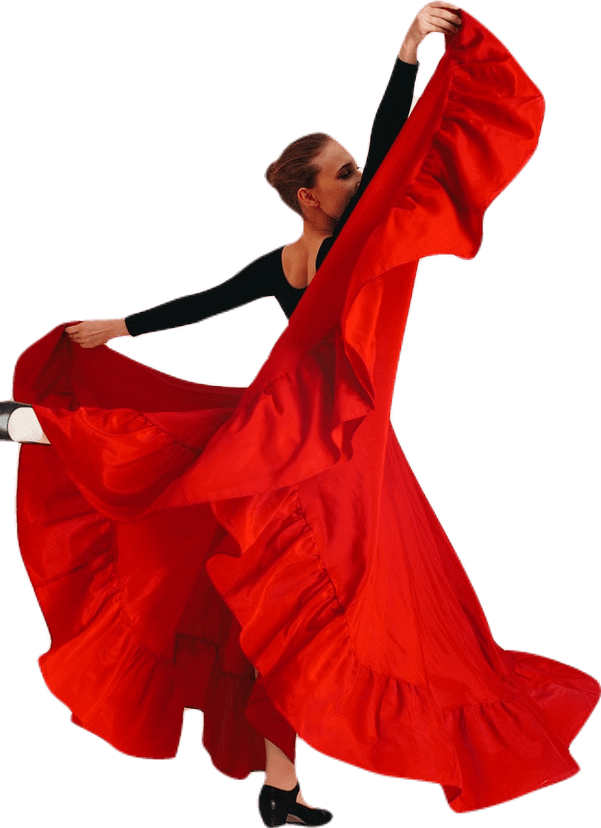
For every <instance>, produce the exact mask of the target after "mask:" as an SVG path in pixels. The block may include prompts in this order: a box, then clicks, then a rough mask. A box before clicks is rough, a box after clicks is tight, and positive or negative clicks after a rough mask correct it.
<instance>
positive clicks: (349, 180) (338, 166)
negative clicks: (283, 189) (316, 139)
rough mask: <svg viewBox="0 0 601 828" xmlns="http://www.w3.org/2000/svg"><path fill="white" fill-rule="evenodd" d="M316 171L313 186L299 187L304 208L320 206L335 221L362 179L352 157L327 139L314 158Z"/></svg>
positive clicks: (334, 142)
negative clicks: (317, 170) (307, 187)
mask: <svg viewBox="0 0 601 828" xmlns="http://www.w3.org/2000/svg"><path fill="white" fill-rule="evenodd" d="M315 163H316V164H317V166H318V168H319V172H318V173H317V176H316V178H315V186H314V187H311V188H310V189H306V188H303V189H301V190H299V194H298V197H299V201H300V202H301V205H302V206H303V208H304V210H305V212H306V213H307V212H308V211H312V210H319V211H320V212H322V213H324V214H325V216H326V217H327V218H328V219H330V220H331V222H332V223H333V224H335V223H336V222H337V221H338V219H339V218H340V217H341V216H342V214H343V213H344V211H345V209H346V207H347V205H348V203H349V201H350V200H351V198H352V197H353V196H354V194H355V193H356V191H357V189H358V187H359V184H360V182H361V172H360V171H359V169H358V168H357V165H356V163H355V160H354V158H353V157H352V155H350V154H349V153H348V152H347V150H345V148H344V147H343V146H341V145H340V144H339V143H338V141H334V140H333V139H332V140H331V141H329V142H328V143H327V144H326V145H325V147H324V148H323V149H322V150H321V152H320V153H319V155H318V156H317V157H316V159H315Z"/></svg>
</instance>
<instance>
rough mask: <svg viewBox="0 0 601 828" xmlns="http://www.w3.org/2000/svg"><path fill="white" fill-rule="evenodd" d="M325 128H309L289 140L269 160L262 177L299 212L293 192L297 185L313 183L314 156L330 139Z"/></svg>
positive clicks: (295, 191) (314, 173)
mask: <svg viewBox="0 0 601 828" xmlns="http://www.w3.org/2000/svg"><path fill="white" fill-rule="evenodd" d="M331 140H332V139H331V138H330V136H329V135H326V134H325V132H312V133H311V134H310V135H304V136H303V137H302V138H297V140H296V141H293V142H292V143H291V144H289V145H288V146H287V147H286V149H285V150H284V152H283V153H282V154H281V155H280V157H279V158H278V160H277V161H274V162H273V164H270V165H269V167H268V168H267V171H266V173H265V178H266V179H267V181H268V182H269V183H270V184H271V186H272V187H275V189H276V190H277V191H278V193H279V196H280V198H281V199H282V201H283V202H284V203H285V204H287V205H288V207H290V208H291V209H292V210H294V211H295V212H296V213H299V215H302V211H301V208H300V204H299V203H298V199H297V197H296V194H297V192H298V190H299V189H300V188H301V187H314V186H315V177H316V176H317V173H318V172H319V168H318V167H317V165H316V164H315V163H314V161H315V158H316V157H317V156H318V155H319V153H320V152H321V150H322V149H323V148H324V147H325V145H326V144H327V143H328V141H331Z"/></svg>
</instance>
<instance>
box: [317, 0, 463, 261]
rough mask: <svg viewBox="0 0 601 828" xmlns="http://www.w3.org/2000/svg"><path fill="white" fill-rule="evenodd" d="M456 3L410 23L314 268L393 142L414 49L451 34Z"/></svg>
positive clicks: (429, 9)
mask: <svg viewBox="0 0 601 828" xmlns="http://www.w3.org/2000/svg"><path fill="white" fill-rule="evenodd" d="M458 10H459V7H458V6H454V5H453V4H451V3H444V2H434V3H428V5H427V6H424V8H423V9H421V10H420V11H419V12H418V14H417V16H416V18H415V20H414V21H413V23H412V24H411V26H410V27H409V30H408V32H407V34H406V35H405V39H404V40H403V43H402V46H401V48H400V50H399V54H398V57H397V59H396V61H395V64H394V68H393V70H392V75H391V76H390V80H389V81H388V86H387V87H386V91H385V92H384V96H383V97H382V100H381V102H380V106H379V107H378V110H377V112H376V117H375V118H374V123H373V126H372V130H371V136H370V141H369V150H368V154H367V160H366V162H365V167H364V169H363V175H362V176H361V184H360V185H359V189H358V190H357V192H356V193H355V195H354V196H353V198H352V199H351V201H350V203H349V205H348V207H347V208H346V210H345V211H344V213H343V214H342V216H341V217H340V220H339V221H338V223H337V225H336V228H335V230H334V233H333V235H332V236H331V237H329V238H327V239H325V240H324V242H323V243H322V245H321V248H320V250H319V253H318V255H317V262H316V264H317V267H319V265H320V264H321V262H322V261H323V260H324V258H325V256H326V253H327V252H328V250H329V249H330V248H331V246H332V245H333V244H334V241H335V240H336V238H337V236H338V234H339V233H340V231H341V230H342V228H343V227H344V224H345V222H346V221H347V219H348V217H349V216H350V214H351V213H352V212H353V209H354V208H355V206H356V204H357V202H358V201H359V199H360V198H361V195H362V194H363V193H364V192H365V189H366V187H367V185H368V184H369V182H370V181H371V180H372V178H373V177H374V175H375V173H376V170H377V169H378V167H379V166H380V164H381V163H382V161H383V160H384V158H385V156H386V153H387V152H388V150H389V149H390V147H391V146H392V145H393V143H394V141H395V139H396V137H397V135H398V134H399V132H400V131H401V129H402V127H403V125H404V124H405V122H406V120H407V118H408V117H409V112H410V110H411V103H412V101H413V90H414V86H415V78H416V76H417V70H418V66H419V63H418V60H417V49H418V46H419V44H420V43H421V42H422V40H423V39H424V38H425V37H426V35H428V34H430V33H431V32H442V33H443V34H444V33H454V32H456V31H457V29H458V27H459V25H460V24H461V18H460V17H459V15H458V14H456V12H457V11H458Z"/></svg>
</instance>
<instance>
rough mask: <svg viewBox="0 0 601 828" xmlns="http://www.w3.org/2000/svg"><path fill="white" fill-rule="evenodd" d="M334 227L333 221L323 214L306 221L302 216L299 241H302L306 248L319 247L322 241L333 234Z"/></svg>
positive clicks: (334, 222)
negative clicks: (301, 229)
mask: <svg viewBox="0 0 601 828" xmlns="http://www.w3.org/2000/svg"><path fill="white" fill-rule="evenodd" d="M335 227H336V221H335V219H333V218H331V217H330V216H326V214H325V213H322V214H321V215H320V216H319V217H318V218H317V219H315V218H313V217H311V219H308V218H307V217H306V216H303V232H302V235H301V237H300V239H299V241H301V240H302V241H303V243H304V244H305V245H306V246H307V247H308V248H314V247H319V245H320V244H321V243H322V241H323V240H324V239H327V238H328V236H331V235H332V234H333V232H334V228H335Z"/></svg>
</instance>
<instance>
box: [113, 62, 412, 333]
mask: <svg viewBox="0 0 601 828" xmlns="http://www.w3.org/2000/svg"><path fill="white" fill-rule="evenodd" d="M418 65H419V64H412V63H405V62H404V61H402V60H400V59H399V58H397V60H396V62H395V65H394V69H393V71H392V75H391V76H390V80H389V82H388V86H387V87H386V91H385V92H384V96H383V98H382V101H381V102H380V106H379V107H378V111H377V112H376V117H375V119H374V123H373V126H372V130H371V136H370V142H369V151H368V155H367V160H366V162H365V168H364V170H363V175H362V177H361V183H360V185H359V188H358V190H357V192H356V193H355V195H354V196H353V198H352V199H351V201H350V203H349V205H348V207H347V208H346V210H345V212H344V213H343V215H342V216H341V218H340V220H339V221H338V223H337V225H336V227H335V229H334V233H333V235H332V236H329V237H328V238H326V239H324V241H323V242H322V244H321V247H320V248H319V252H318V254H317V261H316V266H317V267H318V268H319V266H320V265H321V263H322V262H323V260H324V258H325V256H326V254H327V253H328V251H329V250H330V248H331V247H332V245H333V244H334V242H335V240H336V238H337V236H338V234H339V233H340V231H341V229H342V227H343V226H344V224H345V222H346V221H347V219H348V217H349V216H350V214H351V213H352V211H353V209H354V207H355V205H356V204H357V202H358V201H359V199H360V198H361V194H362V193H363V192H364V191H365V188H366V187H367V185H368V184H369V182H370V181H371V179H372V178H373V176H374V174H375V172H376V170H377V169H378V167H379V166H380V164H381V162H382V160H383V159H384V157H385V155H386V153H387V152H388V150H389V149H390V147H391V146H392V144H393V143H394V140H395V138H396V137H397V135H398V133H399V131H400V130H401V128H402V126H403V124H404V123H405V121H406V120H407V118H408V116H409V111H410V109H411V102H412V99H413V89H414V86H415V78H416V75H417V69H418ZM282 250H283V247H278V248H277V249H276V250H272V251H271V252H270V253H266V254H265V255H264V256H260V257H259V258H258V259H255V261H253V262H251V263H250V264H249V265H247V266H246V267H245V268H243V269H242V270H241V271H240V272H239V273H237V274H236V275H235V276H232V278H231V279H228V280H227V281H226V282H223V283H222V284H220V285H216V286H215V287H212V288H209V289H208V290H204V291H202V292H201V293H194V294H192V295H190V296H182V297H181V298H180V299H173V300H172V301H170V302H165V303H164V304H162V305H157V306H156V307H154V308H150V309H149V310H145V311H141V312H140V313H134V314H132V315H131V316H127V317H126V318H125V324H126V327H127V330H128V331H129V333H130V334H131V335H132V336H138V335H139V334H143V333H149V332H150V331H159V330H165V329H167V328H177V327H180V326H182V325H191V324H192V323H194V322H200V321H201V320H202V319H207V318H208V317H209V316H215V315H216V314H218V313H223V311H226V310H230V309H232V308H237V307H239V306H240V305H246V304H247V303H248V302H252V301H253V300H255V299H259V298H260V297H262V296H275V298H276V299H277V300H278V302H279V303H280V306H281V307H282V310H283V311H284V313H285V314H286V316H287V317H288V318H290V316H291V315H292V312H293V311H294V309H295V308H296V306H297V305H298V303H299V301H300V300H301V298H302V296H303V294H304V292H305V290H306V288H295V287H293V286H292V285H291V284H290V283H289V282H288V280H287V279H286V277H285V275H284V269H283V267H282Z"/></svg>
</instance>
